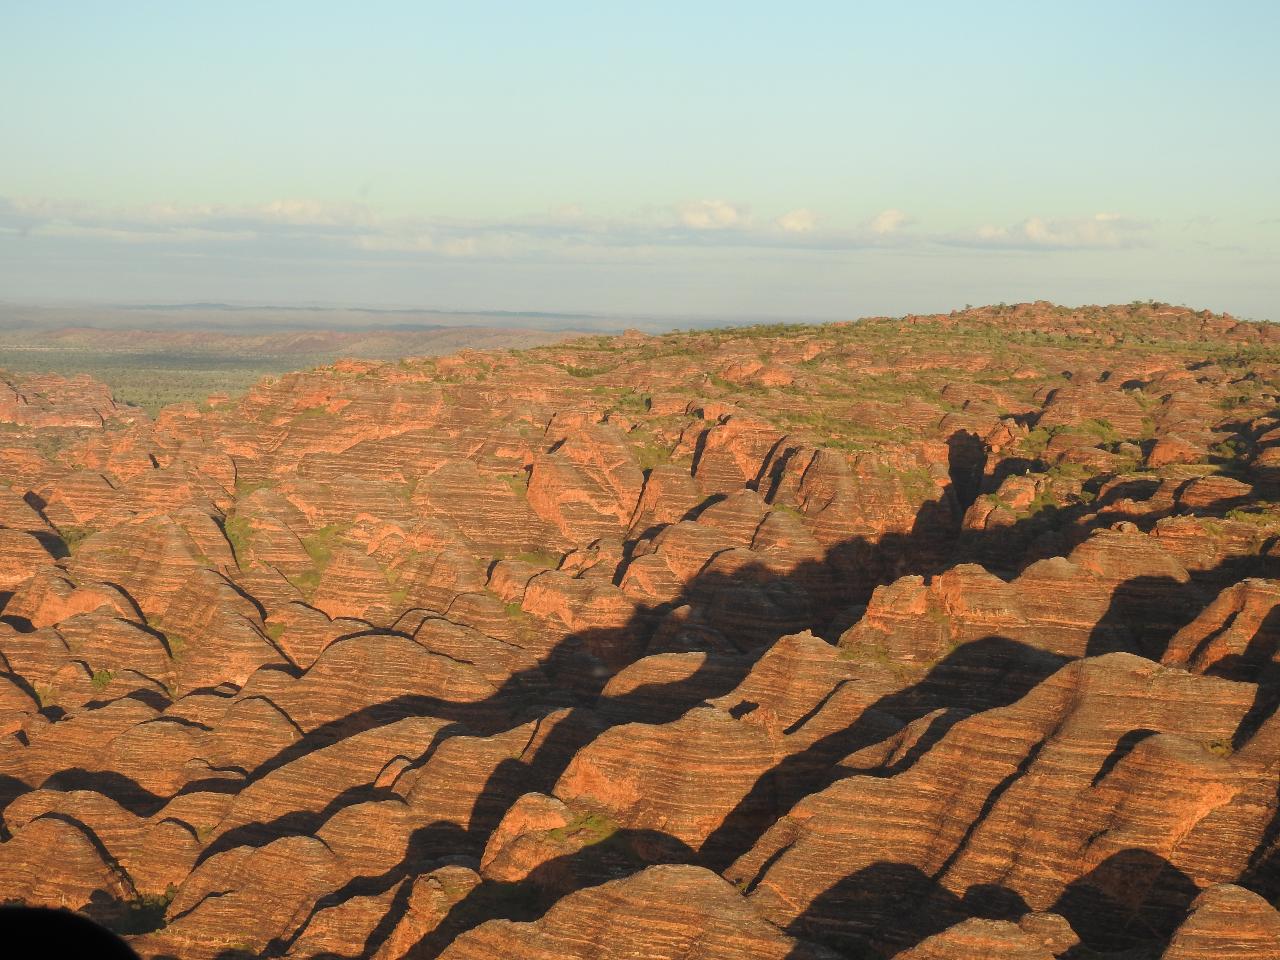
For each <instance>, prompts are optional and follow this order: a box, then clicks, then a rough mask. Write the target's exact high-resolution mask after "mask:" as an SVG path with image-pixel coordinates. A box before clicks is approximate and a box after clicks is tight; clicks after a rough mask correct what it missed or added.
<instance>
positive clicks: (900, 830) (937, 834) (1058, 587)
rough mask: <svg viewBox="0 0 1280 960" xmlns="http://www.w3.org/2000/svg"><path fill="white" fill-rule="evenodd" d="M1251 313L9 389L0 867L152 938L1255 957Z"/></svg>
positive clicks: (1267, 682) (252, 945)
mask: <svg viewBox="0 0 1280 960" xmlns="http://www.w3.org/2000/svg"><path fill="white" fill-rule="evenodd" d="M1278 394H1280V329H1278V328H1275V327H1271V326H1264V325H1255V324H1243V323H1238V322H1236V321H1234V320H1232V319H1231V318H1229V317H1225V316H1220V315H1213V314H1209V313H1207V312H1193V311H1189V310H1185V309H1182V308H1174V307H1168V306H1165V305H1160V304H1135V305H1132V306H1127V307H1108V308H1100V307H1099V308H1083V309H1077V310H1069V309H1066V308H1059V307H1053V306H1051V305H1049V304H1043V303H1036V304H1022V305H1017V306H1014V307H1004V306H1002V307H992V308H985V309H980V310H972V311H966V312H964V313H956V314H951V315H946V316H932V317H906V318H898V319H872V320H867V321H862V322H859V323H852V324H831V325H826V326H820V327H755V328H744V329H738V330H726V331H715V332H701V333H688V334H673V335H669V336H663V337H648V336H643V335H639V334H628V335H625V336H622V337H617V338H587V339H581V340H576V341H573V342H570V343H565V344H556V345H551V346H546V347H540V348H536V349H532V350H527V351H523V352H513V351H503V352H488V353H478V352H464V353H461V354H457V355H454V356H450V357H445V358H421V359H409V360H404V361H399V362H395V363H377V362H368V361H347V362H339V363H336V364H333V365H332V366H329V367H324V368H320V369H316V370H311V371H308V372H303V373H296V374H290V375H288V376H285V377H282V378H280V379H278V380H272V381H264V382H262V383H261V384H259V385H258V386H257V387H256V388H254V389H253V390H252V391H251V392H250V393H249V395H248V396H247V397H245V398H244V399H243V400H242V401H239V402H222V403H215V404H212V405H204V406H202V407H197V406H195V405H192V404H180V405H175V406H171V407H168V408H166V409H165V410H163V411H162V412H161V414H160V415H159V416H157V417H156V418H154V419H151V418H149V417H147V416H146V415H145V414H139V413H138V412H137V411H134V410H130V409H128V408H122V407H118V406H117V405H116V404H115V403H114V402H113V401H112V399H111V395H110V392H109V391H108V390H106V389H105V388H103V387H102V386H101V385H98V384H95V383H92V382H90V381H86V380H61V379H58V378H52V377H40V378H26V379H23V378H16V377H13V378H8V379H6V380H5V389H4V398H0V421H3V424H2V425H0V431H2V432H0V479H2V480H3V481H4V483H3V486H2V487H0V602H2V603H3V607H2V609H0V737H2V739H0V900H6V901H19V902H25V903H33V904H45V905H61V906H65V907H68V908H70V909H74V910H79V911H82V912H84V913H85V914H87V915H88V916H90V917H93V918H95V919H97V920H99V921H101V922H104V923H106V924H108V925H110V926H112V927H114V928H115V929H117V930H119V931H122V932H124V933H126V934H127V935H128V936H129V937H130V939H131V940H132V942H133V944H134V946H135V949H137V950H138V951H139V953H140V954H141V955H143V956H144V957H155V958H159V957H184V958H185V957H193V958H214V957H218V958H226V957H248V956H273V957H293V958H303V957H309V958H319V957H329V958H335V957H337V958H356V957H377V958H385V960H391V958H431V957H448V958H464V957H492V956H497V955H513V956H530V957H547V958H551V957H581V958H614V957H616V958H622V957H634V956H645V957H656V958H672V960H675V958H687V960H693V958H707V960H710V958H726V960H727V958H746V957H777V958H779V960H782V958H789V960H797V958H835V957H875V958H888V957H901V958H904V960H907V958H910V960H922V958H980V957H991V956H1002V957H1003V956H1008V957H1018V958H1022V957H1026V958H1038V960H1043V958H1059V960H1067V958H1070V960H1082V958H1108V957H1110V958H1113V960H1130V958H1139V957H1164V958H1166V960H1174V958H1176V960H1200V958H1205V960H1208V958H1216V957H1233V958H1237V957H1238V958H1249V960H1263V958H1271V960H1274V958H1276V957H1277V956H1280V945H1278V938H1280V913H1278V912H1277V910H1276V906H1275V904H1276V903H1277V898H1280V814H1278V812H1277V810H1278V800H1277V789H1278V784H1280V715H1277V711H1276V707H1277V705H1280V556H1278V555H1277V546H1276V544H1277V536H1278V535H1280V507H1277V506H1275V505H1274V504H1275V502H1276V501H1280V409H1278V408H1277V395H1278Z"/></svg>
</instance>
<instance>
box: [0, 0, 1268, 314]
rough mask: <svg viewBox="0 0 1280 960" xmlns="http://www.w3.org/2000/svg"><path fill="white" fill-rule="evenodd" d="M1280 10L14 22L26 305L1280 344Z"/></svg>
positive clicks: (11, 185) (71, 8) (118, 11)
mask: <svg viewBox="0 0 1280 960" xmlns="http://www.w3.org/2000/svg"><path fill="white" fill-rule="evenodd" d="M1278 35H1280V5H1277V4H1274V3H1270V2H1253V3H1245V2H1229V0H1228V2H1221V3H1216V4H1205V3H1189V2H1161V3H1157V2H1141V3H1140V2H1127V3H1126V2H1111V3H1095V2H1083V3H1075V4H1057V5H1052V6H1051V5H1048V4H1028V3H1025V2H1024V3H995V2H989V3H977V2H975V3H967V4H960V3H942V2H934V3H923V2H916V3H908V2H904V3H899V4H892V5H890V4H858V3H849V2H845V3H803V2H798V3H793V4H788V5H785V7H784V5H782V4H777V3H768V4H765V3H719V2H703V3H692V2H686V3H681V4H676V3H651V4H648V5H638V4H621V3H605V2H596V3H556V2H546V3H541V4H529V3H517V2H511V3H485V2H473V3H467V4H444V3H426V2H420V3H407V2H376V0H374V2H366V3H360V4H355V3H350V4H339V3H323V2H314V0H313V2H309V3H295V2H279V0H278V2H271V3H253V4H250V3H239V2H224V3H220V4H174V3H107V2H105V0H103V2H96V3H67V2H57V0H49V2H44V3H39V4H19V3H16V2H0V97H2V98H3V110H2V112H0V144H2V146H3V149H2V150H0V299H12V300H55V299H56V300H77V299H85V300H113V301H126V302H156V301H167V300H228V301H242V302H271V303H300V302H323V303H349V304H367V305H415V306H422V307H432V308H441V309H506V310H522V309H527V310H575V311H583V310H587V311H605V312H618V313H646V314H664V315H665V314H670V315H672V316H692V315H742V316H794V317H840V316H858V315H863V314H867V313H886V312H887V313H902V312H907V311H910V310H932V309H950V308H952V307H955V306H962V305H963V304H964V303H980V302H993V301H1000V300H1006V301H1013V300H1021V299H1034V298H1039V297H1044V298H1049V299H1055V300H1059V301H1064V302H1072V303H1078V302H1106V301H1128V300H1132V299H1135V298H1142V299H1145V298H1148V297H1154V298H1156V299H1163V300H1170V301H1173V302H1186V303H1188V304H1192V305H1195V306H1209V307H1212V308H1215V309H1225V310H1230V311H1232V312H1235V313H1237V314H1240V315H1243V316H1252V317H1273V318H1275V319H1280V172H1278V171H1280V163H1277V157H1278V156H1280V120H1278V119H1277V118H1278V117H1280V110H1278V109H1277V106H1276V104H1277V103H1278V102H1280V60H1278V58H1277V57H1276V56H1275V38H1276V37H1277V36H1278Z"/></svg>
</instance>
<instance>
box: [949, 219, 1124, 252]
mask: <svg viewBox="0 0 1280 960" xmlns="http://www.w3.org/2000/svg"><path fill="white" fill-rule="evenodd" d="M1149 226H1150V225H1149V224H1147V223H1144V222H1143V221H1140V220H1129V219H1126V218H1125V217H1122V216H1121V215H1120V214H1118V213H1095V214H1094V215H1093V216H1091V217H1076V218H1046V217H1028V218H1027V219H1025V220H1023V221H1021V222H1020V223H1016V224H1013V225H1012V226H1008V227H999V226H993V225H991V224H987V225H985V226H982V227H979V228H978V229H977V230H976V231H975V232H974V233H973V234H972V235H971V236H968V237H966V236H957V237H951V238H948V239H947V240H946V241H945V242H948V243H953V244H956V245H959V246H979V247H1004V248H1009V249H1057V250H1078V249H1096V248H1107V247H1132V246H1138V245H1139V244H1141V243H1142V242H1144V241H1145V233H1146V231H1147V230H1148V228H1149Z"/></svg>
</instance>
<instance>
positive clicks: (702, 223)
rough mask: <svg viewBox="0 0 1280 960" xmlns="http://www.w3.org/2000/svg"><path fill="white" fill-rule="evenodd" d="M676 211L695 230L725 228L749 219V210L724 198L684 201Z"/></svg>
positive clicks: (683, 222) (683, 221) (735, 225)
mask: <svg viewBox="0 0 1280 960" xmlns="http://www.w3.org/2000/svg"><path fill="white" fill-rule="evenodd" d="M676 212H677V213H678V214H679V217H680V222H681V223H682V224H683V225H684V226H686V227H689V228H691V229H693V230H724V229H726V228H728V227H737V226H741V225H743V224H744V223H745V222H746V221H747V219H748V218H747V210H746V208H745V207H739V206H737V205H735V204H732V203H728V202H726V201H724V200H694V201H692V202H690V203H682V204H681V205H680V206H679V207H678V208H677V209H676Z"/></svg>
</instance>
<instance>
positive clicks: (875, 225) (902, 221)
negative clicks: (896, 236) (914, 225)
mask: <svg viewBox="0 0 1280 960" xmlns="http://www.w3.org/2000/svg"><path fill="white" fill-rule="evenodd" d="M910 222H911V221H910V220H908V219H907V215H906V214H905V213H903V212H902V211H901V210H894V209H892V208H890V209H888V210H881V211H880V212H879V213H877V214H876V215H875V216H874V217H872V218H871V219H870V220H869V221H867V227H868V228H869V229H870V230H871V232H872V233H878V234H881V235H882V236H883V235H884V234H888V233H893V232H894V231H895V230H897V229H899V228H900V227H903V226H905V225H906V224H908V223H910Z"/></svg>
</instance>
